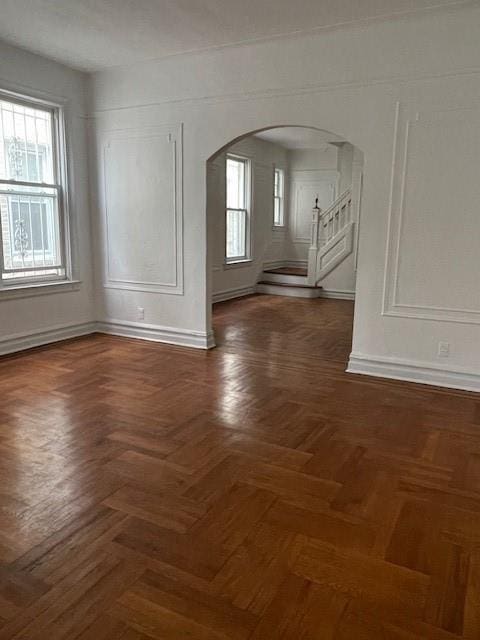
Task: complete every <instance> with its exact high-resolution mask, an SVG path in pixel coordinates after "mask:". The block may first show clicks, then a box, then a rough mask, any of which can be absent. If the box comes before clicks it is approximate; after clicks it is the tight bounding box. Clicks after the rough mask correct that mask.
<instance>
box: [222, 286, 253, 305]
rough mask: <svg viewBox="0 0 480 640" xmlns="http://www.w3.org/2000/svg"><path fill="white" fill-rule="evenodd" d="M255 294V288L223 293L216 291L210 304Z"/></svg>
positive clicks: (242, 288)
mask: <svg viewBox="0 0 480 640" xmlns="http://www.w3.org/2000/svg"><path fill="white" fill-rule="evenodd" d="M252 293H255V287H253V286H252V287H236V288H234V289H224V290H223V291H217V292H216V293H214V294H213V296H212V303H213V304H215V303H216V302H224V301H225V300H232V299H233V298H242V297H243V296H250V295H252Z"/></svg>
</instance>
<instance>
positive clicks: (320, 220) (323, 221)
mask: <svg viewBox="0 0 480 640" xmlns="http://www.w3.org/2000/svg"><path fill="white" fill-rule="evenodd" d="M351 222H352V189H351V188H348V189H346V190H345V191H344V192H343V193H341V194H340V195H339V196H338V198H337V199H336V200H335V202H333V203H332V204H331V205H330V206H329V207H328V209H325V211H322V210H321V209H320V208H319V207H318V204H317V203H315V207H314V208H313V210H312V233H311V242H310V248H309V251H308V283H309V284H311V285H315V284H316V283H317V282H318V280H319V277H320V275H321V274H320V273H319V271H322V273H323V272H324V271H325V269H324V268H322V267H321V266H320V264H319V257H320V256H321V254H322V253H323V251H322V248H323V247H325V245H329V246H330V245H331V244H334V243H335V237H337V236H338V237H339V236H343V235H344V232H345V230H346V229H347V227H348V228H350V227H351V226H352V225H351V224H350V223H351Z"/></svg>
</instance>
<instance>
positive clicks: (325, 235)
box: [256, 189, 355, 298]
mask: <svg viewBox="0 0 480 640" xmlns="http://www.w3.org/2000/svg"><path fill="white" fill-rule="evenodd" d="M354 227H355V223H354V222H353V221H352V190H351V189H347V190H346V191H344V192H343V193H342V194H341V195H340V196H339V197H338V198H337V199H336V200H335V202H334V203H333V204H332V205H331V206H330V207H329V208H328V209H326V210H325V211H322V210H321V209H320V208H319V207H318V206H315V207H314V208H313V212H312V235H311V243H310V248H309V250H308V268H307V269H301V268H299V267H280V268H277V269H266V270H265V271H263V273H262V275H261V279H260V281H259V282H258V284H257V286H256V291H257V292H258V293H269V294H272V295H279V296H293V297H296V298H318V297H320V296H321V295H322V286H321V282H322V280H323V278H325V276H326V275H328V274H329V273H330V272H331V271H333V269H335V268H336V267H337V266H338V265H339V264H340V263H341V262H343V260H345V258H346V257H347V256H349V255H350V254H351V253H352V251H353V238H354Z"/></svg>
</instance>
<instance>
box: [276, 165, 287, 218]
mask: <svg viewBox="0 0 480 640" xmlns="http://www.w3.org/2000/svg"><path fill="white" fill-rule="evenodd" d="M277 173H278V174H279V175H280V176H281V185H282V189H281V191H282V193H281V195H277V190H276V174H277ZM277 201H278V203H279V204H278V206H279V211H280V222H278V223H277V222H276V221H275V208H276V207H275V205H276V202H277ZM273 228H274V229H284V228H285V169H283V168H282V167H276V166H274V167H273Z"/></svg>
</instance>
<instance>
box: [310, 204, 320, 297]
mask: <svg viewBox="0 0 480 640" xmlns="http://www.w3.org/2000/svg"><path fill="white" fill-rule="evenodd" d="M321 212H322V210H321V209H320V207H319V206H318V198H315V206H314V207H313V209H312V236H311V241H310V248H309V250H308V278H307V279H308V284H309V285H312V286H313V285H315V280H316V275H317V253H318V231H319V225H320V214H321Z"/></svg>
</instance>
